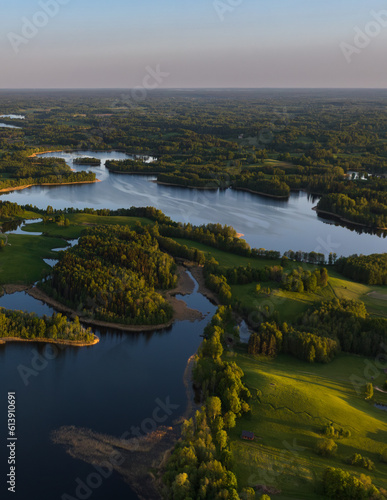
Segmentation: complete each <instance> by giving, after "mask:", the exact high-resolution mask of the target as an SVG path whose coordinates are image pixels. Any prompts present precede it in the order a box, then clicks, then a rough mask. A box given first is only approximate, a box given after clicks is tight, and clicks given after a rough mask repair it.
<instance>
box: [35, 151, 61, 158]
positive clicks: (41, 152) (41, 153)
mask: <svg viewBox="0 0 387 500" xmlns="http://www.w3.org/2000/svg"><path fill="white" fill-rule="evenodd" d="M65 152H66V151H65V150H64V149H59V150H58V149H57V150H55V151H40V152H39V153H32V155H30V156H28V158H36V157H37V156H39V155H45V154H46V153H65Z"/></svg>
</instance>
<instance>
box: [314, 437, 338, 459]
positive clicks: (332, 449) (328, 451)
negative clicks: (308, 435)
mask: <svg viewBox="0 0 387 500" xmlns="http://www.w3.org/2000/svg"><path fill="white" fill-rule="evenodd" d="M336 451H337V444H336V443H335V442H334V441H333V439H320V440H319V441H318V443H317V447H316V452H317V454H318V455H321V456H323V457H332V456H333V455H334V454H335V453H336Z"/></svg>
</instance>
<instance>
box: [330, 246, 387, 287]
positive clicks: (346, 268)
mask: <svg viewBox="0 0 387 500" xmlns="http://www.w3.org/2000/svg"><path fill="white" fill-rule="evenodd" d="M336 269H337V270H338V271H339V273H341V274H343V275H344V276H346V277H347V278H351V279H353V280H354V281H358V282H359V283H367V284H368V285H387V253H384V254H371V255H351V256H350V257H340V258H339V259H338V260H337V261H336Z"/></svg>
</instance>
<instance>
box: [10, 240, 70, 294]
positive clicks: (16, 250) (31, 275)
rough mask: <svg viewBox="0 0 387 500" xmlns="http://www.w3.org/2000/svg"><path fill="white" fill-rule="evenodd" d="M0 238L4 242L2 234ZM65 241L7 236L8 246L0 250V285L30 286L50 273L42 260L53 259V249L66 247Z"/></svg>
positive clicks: (55, 255) (54, 255) (54, 256)
mask: <svg viewBox="0 0 387 500" xmlns="http://www.w3.org/2000/svg"><path fill="white" fill-rule="evenodd" d="M0 238H1V239H3V240H5V239H6V237H5V235H4V234H2V235H0ZM66 246H67V243H66V241H65V240H63V239H60V238H45V237H44V236H32V235H30V236H29V235H25V236H24V235H22V234H20V235H19V234H10V235H8V245H6V246H5V247H4V248H3V249H2V250H1V259H0V285H5V284H11V283H12V284H14V285H31V284H32V283H34V282H35V281H38V280H40V279H41V278H42V277H44V275H45V274H46V273H47V272H49V271H50V269H51V268H50V266H49V265H47V264H46V263H45V262H44V261H43V259H55V258H56V257H57V253H56V252H53V251H52V249H53V248H60V247H66Z"/></svg>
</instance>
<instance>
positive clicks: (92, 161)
mask: <svg viewBox="0 0 387 500" xmlns="http://www.w3.org/2000/svg"><path fill="white" fill-rule="evenodd" d="M73 164H74V165H87V166H89V167H99V166H100V165H101V160H99V159H98V158H92V157H87V158H75V159H74V160H73Z"/></svg>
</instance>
